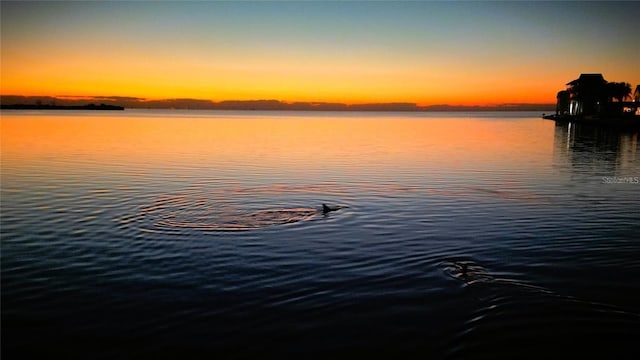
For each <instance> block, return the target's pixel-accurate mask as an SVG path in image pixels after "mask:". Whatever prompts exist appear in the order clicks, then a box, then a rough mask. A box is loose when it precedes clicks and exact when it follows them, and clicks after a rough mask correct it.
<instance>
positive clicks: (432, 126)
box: [2, 111, 553, 172]
mask: <svg viewBox="0 0 640 360" xmlns="http://www.w3.org/2000/svg"><path fill="white" fill-rule="evenodd" d="M141 114H144V116H141ZM552 152H553V125H552V123H551V122H542V120H533V119H529V120H522V119H510V120H504V119H503V120H497V119H489V118H484V119H482V118H481V119H479V118H473V117H471V118H465V117H426V118H424V117H416V116H415V115H412V114H408V115H403V114H399V115H396V114H373V115H372V114H357V115H356V114H351V113H349V114H346V113H345V114H341V113H329V114H327V113H323V114H316V113H310V114H305V113H269V112H266V113H256V112H245V113H237V112H234V113H228V114H227V113H224V112H218V113H215V114H214V115H211V113H203V112H181V113H178V114H174V113H171V112H165V113H158V112H156V113H145V112H128V111H127V112H124V113H118V114H114V115H104V114H100V116H92V115H87V116H84V115H81V114H67V113H60V114H58V113H56V114H53V115H42V114H40V115H26V114H20V113H10V112H6V113H3V114H2V157H3V163H5V164H13V165H19V164H20V163H28V162H33V161H47V159H57V160H62V162H65V159H67V160H73V161H72V162H74V163H78V162H80V163H85V164H98V165H108V164H120V165H127V164H131V165H135V166H140V167H146V168H149V167H160V168H162V167H166V166H170V167H171V166H177V165H180V166H184V167H185V168H187V169H188V168H189V166H198V167H201V166H204V167H207V166H211V169H213V168H214V167H216V166H218V167H233V166H237V165H238V164H243V165H244V166H248V167H251V166H256V167H259V168H261V169H271V170H274V171H275V170H287V171H294V172H304V171H308V170H312V169H320V168H323V169H326V168H330V167H331V166H344V167H346V168H347V169H348V170H349V171H356V170H357V169H360V168H369V169H372V168H376V167H377V168H379V170H380V171H394V170H395V169H398V168H403V167H405V168H406V167H409V168H414V167H419V168H426V169H451V168H460V167H463V168H464V167H476V168H477V167H478V166H485V167H486V166H489V167H493V166H497V167H500V166H504V165H507V164H511V165H510V166H518V165H522V166H525V165H526V166H536V165H535V164H540V163H544V162H545V161H548V159H549V158H551V157H552ZM523 159H526V164H524V163H522V162H523Z"/></svg>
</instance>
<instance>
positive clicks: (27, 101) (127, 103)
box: [0, 95, 556, 111]
mask: <svg viewBox="0 0 640 360" xmlns="http://www.w3.org/2000/svg"><path fill="white" fill-rule="evenodd" d="M88 102H92V103H100V104H102V105H104V106H122V107H125V108H131V109H192V110H298V111H555V106H556V105H555V103H553V104H530V103H512V104H498V105H490V106H480V105H448V104H439V105H418V104H415V103H402V102H396V103H370V104H343V103H330V102H284V101H280V100H225V101H219V102H216V101H211V100H202V99H188V98H187V99H161V100H151V99H145V98H138V97H124V96H92V97H86V96H85V97H79V96H78V97H76V96H73V97H72V96H58V97H53V96H20V95H0V104H2V107H3V109H4V108H5V104H6V105H12V104H21V105H22V106H27V105H29V106H34V108H36V107H37V106H39V107H40V109H46V106H49V107H50V108H53V107H58V108H60V107H73V106H87V105H86V104H87V103H88ZM95 106H98V105H95Z"/></svg>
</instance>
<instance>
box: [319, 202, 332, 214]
mask: <svg viewBox="0 0 640 360" xmlns="http://www.w3.org/2000/svg"><path fill="white" fill-rule="evenodd" d="M333 210H335V209H332V208H330V207H328V206H327V204H322V212H323V213H325V214H326V213H328V212H329V211H333Z"/></svg>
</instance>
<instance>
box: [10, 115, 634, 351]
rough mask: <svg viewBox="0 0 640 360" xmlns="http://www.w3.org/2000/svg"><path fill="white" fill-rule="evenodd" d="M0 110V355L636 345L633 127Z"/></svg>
mask: <svg viewBox="0 0 640 360" xmlns="http://www.w3.org/2000/svg"><path fill="white" fill-rule="evenodd" d="M1 126H2V127H1V136H2V138H1V146H2V148H1V150H2V158H1V166H2V168H1V170H2V173H1V181H2V183H1V191H2V192H1V203H0V204H1V233H0V234H1V237H2V264H1V266H2V352H3V355H6V356H7V358H9V356H11V357H15V356H18V354H19V355H20V356H25V355H35V356H38V355H39V356H47V357H50V356H66V357H70V358H88V357H90V358H109V359H111V358H128V357H131V358H141V357H152V356H155V357H158V356H160V357H178V356H182V357H200V358H201V357H208V356H209V357H210V356H216V355H220V356H224V357H256V356H262V355H264V354H272V355H281V356H288V357H290V356H306V357H326V356H327V355H331V354H341V353H346V352H353V351H360V352H361V353H364V354H379V353H380V352H384V353H388V354H392V355H394V356H397V355H401V356H402V355H405V356H408V355H418V356H422V357H428V358H466V357H470V358H471V357H473V358H513V357H518V358H522V357H532V358H534V357H540V356H548V355H549V354H552V353H553V351H556V350H555V349H559V350H558V351H567V352H570V353H571V354H574V355H576V356H577V355H580V354H581V355H589V356H592V357H616V358H624V357H625V356H626V357H628V358H634V357H636V356H637V355H638V350H637V349H636V348H635V347H634V344H635V343H634V342H633V341H632V340H629V339H633V338H638V335H640V305H639V304H640V296H639V295H637V294H640V291H638V290H639V289H640V280H639V279H640V256H639V255H640V241H639V240H638V234H639V233H640V222H639V220H640V215H639V214H640V202H639V201H638V199H640V197H639V191H640V181H639V180H640V179H639V178H638V177H640V162H639V157H640V152H638V149H639V146H638V134H637V133H634V132H615V131H612V130H606V129H598V128H585V127H581V126H576V125H575V124H573V125H556V124H555V123H554V122H551V121H547V120H542V119H540V114H537V113H504V112H503V113H340V112H335V113H334V112H327V113H315V112H300V113H298V112H256V111H247V112H209V111H150V110H126V111H124V112H114V113H112V112H82V111H78V112H55V111H52V112H44V111H33V112H16V111H3V112H2V119H1ZM323 203H326V204H327V205H330V206H342V207H344V208H341V209H340V210H337V211H332V212H328V213H323V212H322V204H323Z"/></svg>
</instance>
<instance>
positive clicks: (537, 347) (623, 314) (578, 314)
mask: <svg viewBox="0 0 640 360" xmlns="http://www.w3.org/2000/svg"><path fill="white" fill-rule="evenodd" d="M441 265H442V271H443V272H444V274H446V275H447V276H449V277H451V278H453V279H455V280H458V281H461V282H462V283H463V287H465V288H466V289H468V291H465V292H464V293H463V296H470V299H469V300H470V301H468V302H466V303H467V305H468V306H469V307H468V308H467V310H468V311H470V312H469V313H468V315H467V320H466V321H465V322H464V323H463V325H462V327H461V328H460V329H458V331H457V333H456V334H455V335H454V339H453V341H452V343H451V344H449V346H448V350H447V353H448V356H447V357H448V358H455V359H466V358H474V359H478V358H485V357H482V356H480V357H478V356H477V355H478V354H483V356H486V358H514V357H515V358H521V357H522V354H528V356H529V355H530V356H531V357H527V358H539V357H540V356H542V355H544V354H548V353H549V352H550V351H555V350H556V349H561V350H572V351H574V350H575V349H577V346H582V347H583V349H586V352H585V353H588V354H591V353H592V352H593V353H595V354H598V353H600V352H602V354H607V353H608V351H609V350H610V349H609V348H608V346H607V344H617V346H619V347H620V348H621V349H622V348H629V346H630V344H629V343H628V342H625V341H624V337H623V335H624V334H632V333H637V332H638V329H640V315H639V314H637V313H634V312H632V311H627V310H625V309H621V308H619V307H616V306H614V305H610V304H603V303H598V302H593V301H588V300H584V299H579V298H576V297H573V296H567V295H562V294H559V293H557V292H554V291H552V290H550V289H547V288H544V287H541V286H536V285H532V284H528V283H526V282H523V281H521V280H516V279H510V278H506V277H500V276H497V275H494V274H492V273H491V272H490V271H489V270H487V269H486V268H484V267H483V266H481V265H479V264H477V263H475V262H474V261H470V260H450V261H445V262H443V263H442V264H441ZM585 338H593V339H600V340H602V342H600V343H598V342H595V343H590V344H584V343H583V339H585Z"/></svg>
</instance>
